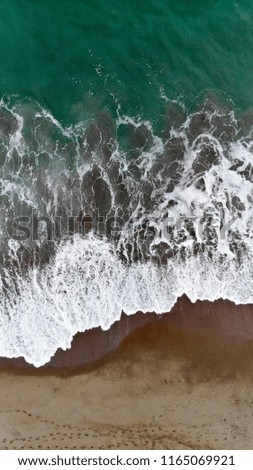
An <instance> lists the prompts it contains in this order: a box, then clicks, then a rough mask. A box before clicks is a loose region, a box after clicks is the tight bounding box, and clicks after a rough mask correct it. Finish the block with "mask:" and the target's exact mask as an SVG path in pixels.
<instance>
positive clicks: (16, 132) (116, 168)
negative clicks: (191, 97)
mask: <svg viewBox="0 0 253 470" xmlns="http://www.w3.org/2000/svg"><path fill="white" fill-rule="evenodd" d="M0 104H1V108H0V112H2V114H0V153H1V162H2V166H1V206H0V224H1V226H0V229H1V231H0V236H1V238H0V242H1V252H2V263H1V285H0V288H1V289H0V356H6V357H18V356H24V357H25V359H26V360H27V362H30V363H33V364H34V365H36V366H37V367H38V366H41V365H43V364H44V363H46V362H48V361H49V359H50V357H51V356H52V355H53V354H54V352H55V351H56V350H57V349H58V348H59V347H61V348H63V349H66V348H69V347H70V344H71V340H72V337H73V336H74V335H75V333H76V332H78V331H85V330H88V329H91V328H94V327H97V326H101V327H102V328H103V329H108V328H109V327H110V325H112V324H113V323H114V322H115V321H116V320H117V319H119V318H120V315H121V312H122V311H124V312H125V313H126V314H128V315H131V314H134V313H135V312H137V311H139V310H141V311H143V312H148V311H155V312H157V313H158V314H159V313H162V312H168V311H170V310H171V308H172V306H173V305H174V304H175V302H176V300H177V298H178V297H180V296H181V295H183V294H186V295H187V296H188V297H189V298H190V299H191V300H192V301H193V302H195V301H196V300H197V299H201V300H204V299H208V300H211V301H213V300H215V299H218V298H224V299H230V300H232V301H234V302H235V303H237V304H240V303H252V302H253V285H252V284H253V267H252V266H253V263H252V260H253V244H252V238H253V231H252V228H253V225H252V221H253V210H252V207H253V165H252V152H253V150H252V148H253V147H252V142H253V140H252V136H251V129H250V130H248V131H247V134H246V135H241V126H240V124H239V123H238V122H237V121H236V119H235V117H234V115H233V113H231V112H227V111H224V110H221V109H219V108H217V106H216V105H215V106H214V105H213V106H210V103H209V104H207V105H206V104H205V105H204V106H203V108H202V109H201V110H200V111H198V112H196V113H195V114H193V115H191V116H188V117H187V118H186V119H185V121H184V123H183V124H180V125H179V126H178V127H176V126H175V125H173V126H172V127H171V128H170V129H169V130H167V133H166V135H167V136H166V138H164V137H162V136H157V135H155V134H154V132H153V129H152V125H151V124H150V123H149V122H145V121H141V119H140V118H135V119H134V118H131V117H128V116H120V115H118V119H117V121H116V130H119V129H120V128H121V129H122V126H123V129H124V131H126V132H125V137H124V139H125V141H124V142H126V147H127V149H125V148H124V145H122V142H121V141H120V140H117V136H116V135H115V134H114V132H115V131H114V130H113V126H112V125H111V119H110V118H109V117H108V116H107V114H106V113H101V115H99V116H98V119H97V121H96V123H95V124H94V125H93V124H91V123H79V124H78V125H77V126H75V127H74V126H71V127H70V128H68V129H64V128H63V127H62V125H61V124H60V123H59V122H58V121H57V120H56V119H55V118H54V117H53V116H52V115H51V114H50V113H49V112H48V111H45V110H42V109H41V108H40V107H39V105H37V104H35V103H29V104H28V105H27V104H15V105H13V104H12V105H10V103H6V102H4V101H1V103H0ZM92 126H93V127H92ZM129 136H130V137H129ZM124 139H123V140H124ZM127 139H128V140H127ZM33 211H36V216H37V217H43V220H41V224H40V226H39V228H38V233H37V235H36V236H34V232H32V233H33V236H31V233H30V236H29V237H27V238H25V237H24V234H25V232H24V230H23V232H22V230H21V229H22V227H23V229H24V226H26V227H28V228H29V229H31V226H30V225H29V223H30V222H31V220H33V218H32V217H33ZM80 214H81V215H80ZM87 214H89V215H91V216H92V218H91V219H92V220H91V222H92V223H91V227H90V228H89V229H88V230H81V231H80V230H76V229H73V230H72V231H71V233H70V231H69V230H68V227H63V228H61V233H60V236H56V231H57V230H56V228H57V227H58V226H57V224H58V221H59V220H61V221H62V222H64V223H65V222H66V220H69V219H70V218H71V217H72V218H73V217H75V218H76V222H77V221H78V220H81V219H82V217H83V216H85V215H87ZM18 217H26V220H25V221H24V220H23V219H22V224H23V226H22V227H21V225H22V224H21V225H19V231H18V230H17V228H15V227H16V226H15V223H17V220H18V219H17V218H18ZM49 219H50V221H53V236H52V238H50V237H48V235H49V226H48V225H47V222H48V220H49ZM101 220H102V222H101ZM56 221H57V223H56ZM111 222H113V223H112V224H111ZM116 222H117V223H116ZM64 223H63V225H64ZM110 224H111V225H110ZM58 225H59V224H58ZM56 226H57V227H56ZM79 228H80V227H79ZM58 229H59V227H58ZM115 230H116V234H115ZM78 232H81V233H78ZM21 235H22V236H21Z"/></svg>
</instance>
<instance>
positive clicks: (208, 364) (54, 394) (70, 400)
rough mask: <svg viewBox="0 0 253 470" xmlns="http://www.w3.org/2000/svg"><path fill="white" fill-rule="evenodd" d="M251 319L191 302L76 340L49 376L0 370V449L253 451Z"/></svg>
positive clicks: (248, 313) (231, 309)
mask: <svg viewBox="0 0 253 470" xmlns="http://www.w3.org/2000/svg"><path fill="white" fill-rule="evenodd" d="M214 305H215V311H214ZM252 313H253V310H252V305H251V306H241V307H236V306H235V305H234V304H232V303H228V302H227V301H218V302H216V303H215V304H212V303H208V302H203V303H199V304H198V303H196V304H192V303H191V302H190V301H189V300H188V299H187V298H186V297H185V298H182V299H181V300H180V301H179V302H178V303H177V305H176V306H175V307H174V309H173V311H172V312H171V313H170V314H164V315H162V316H158V315H155V314H149V315H150V316H149V315H147V316H145V315H143V314H137V315H136V316H133V317H127V316H126V315H123V316H122V318H121V320H120V321H119V322H118V323H117V324H115V326H114V327H113V329H112V328H111V329H110V330H108V331H105V332H102V331H97V330H93V331H91V332H88V334H87V333H86V334H84V335H79V336H78V337H77V339H75V340H74V341H73V347H72V349H71V350H69V351H68V352H67V353H64V352H60V351H59V352H58V353H57V355H56V356H55V359H54V360H55V363H54V366H52V364H51V366H50V368H49V367H48V368H45V366H44V367H43V368H40V369H35V368H34V369H35V370H33V371H31V370H30V369H27V368H23V369H22V368H21V367H16V366H15V364H13V362H12V367H5V369H3V367H2V368H1V370H0V375H1V389H0V401H1V406H0V448H2V449H172V450H176V449H253V429H252V419H253V387H252V385H253V341H252V338H253V315H252ZM144 320H145V321H146V324H144V323H143V321H144ZM133 327H135V329H134V330H133ZM130 331H131V332H130ZM119 332H121V333H122V334H123V333H124V334H125V333H126V332H127V335H126V336H125V337H124V339H123V336H124V335H122V337H121V340H120V344H119V345H118V346H117V347H116V348H115V349H111V350H110V351H109V350H108V349H107V350H106V347H105V345H106V346H110V347H111V346H113V347H114V346H116V342H115V341H116V339H115V337H116V338H117V341H118V340H119ZM117 335H118V336H117ZM84 338H87V342H85V346H84ZM88 338H89V341H90V342H89V341H88ZM109 340H110V341H109ZM88 344H89V348H88ZM94 349H96V350H97V352H98V353H100V358H98V359H97V361H96V362H88V363H86V365H85V364H84V361H83V356H82V354H83V353H84V352H86V359H88V358H89V357H90V356H88V351H89V352H90V354H93V351H94ZM105 352H106V353H105ZM101 353H105V354H104V355H103V354H101ZM66 354H67V357H68V361H69V362H67V361H66V356H65V355H66ZM64 357H65V359H64V361H65V362H64V363H63V358H64ZM77 359H79V365H78V364H77ZM60 360H61V361H62V362H60ZM71 361H72V363H71ZM73 361H74V363H73ZM80 361H81V364H80ZM63 364H64V366H63ZM66 364H68V366H66ZM71 364H72V365H71ZM74 364H75V365H74ZM5 365H6V362H5ZM13 365H14V366H15V367H13ZM56 366H57V367H56ZM60 366H61V367H60Z"/></svg>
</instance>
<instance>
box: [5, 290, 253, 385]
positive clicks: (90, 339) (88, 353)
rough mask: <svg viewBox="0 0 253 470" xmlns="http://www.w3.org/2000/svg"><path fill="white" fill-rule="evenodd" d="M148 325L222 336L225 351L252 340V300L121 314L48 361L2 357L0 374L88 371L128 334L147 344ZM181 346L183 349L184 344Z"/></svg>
mask: <svg viewBox="0 0 253 470" xmlns="http://www.w3.org/2000/svg"><path fill="white" fill-rule="evenodd" d="M147 327H148V328H149V329H150V331H152V328H155V329H156V328H157V327H158V329H159V328H164V329H165V330H167V331H168V334H169V336H171V335H170V331H174V332H181V333H182V334H184V335H185V338H186V341H187V335H197V336H198V335H200V337H201V336H202V337H203V338H206V339H208V336H209V334H210V335H213V336H214V337H216V338H217V340H218V341H219V340H221V341H222V342H223V343H224V345H227V348H228V349H229V348H230V347H238V345H239V344H241V346H242V345H243V344H244V346H245V347H246V344H247V343H248V342H250V341H251V340H253V304H245V305H235V304H234V303H233V302H231V301H228V300H222V299H220V300H216V301H214V302H210V301H200V300H198V301H197V302H195V303H192V302H191V301H190V300H189V299H188V298H187V297H186V296H183V297H181V298H180V299H178V301H177V303H176V304H175V305H174V307H173V308H172V310H171V311H170V312H168V313H163V314H156V313H154V312H152V313H146V314H144V313H142V312H137V313H135V314H134V315H130V316H128V315H126V314H125V313H124V312H122V315H121V318H120V320H118V321H116V322H115V323H114V324H113V325H112V326H111V327H110V328H109V329H108V330H106V331H105V330H102V329H101V328H100V327H99V328H94V329H92V330H88V331H86V332H84V333H77V334H76V335H75V336H74V337H73V340H72V344H71V348H70V349H67V350H62V349H61V348H59V349H58V350H57V351H56V353H55V355H54V356H53V357H52V358H51V360H50V362H48V363H47V364H45V365H43V366H41V367H39V368H36V367H35V366H33V365H32V364H29V363H27V362H26V361H25V359H24V358H22V357H19V358H4V357H0V373H1V372H3V371H5V372H10V373H14V374H22V375H42V376H43V375H56V376H60V377H61V376H68V375H70V376H71V375H74V374H79V373H82V372H85V371H91V370H93V369H96V367H99V366H100V365H101V364H104V363H105V362H106V361H107V360H110V357H111V356H113V355H114V354H115V353H116V352H117V350H118V349H120V348H121V346H122V344H124V343H125V342H127V341H130V342H131V337H132V336H133V335H135V333H136V332H137V336H138V338H139V339H138V341H139V343H140V344H142V346H146V347H148V343H149V338H147V337H146V338H145V339H142V338H141V334H142V331H145V328H147ZM138 332H139V333H138ZM175 334H178V333H175ZM153 336H154V335H153ZM151 337H152V333H151ZM209 339H210V338H209ZM151 347H152V345H151ZM182 347H183V348H184V346H183V345H182Z"/></svg>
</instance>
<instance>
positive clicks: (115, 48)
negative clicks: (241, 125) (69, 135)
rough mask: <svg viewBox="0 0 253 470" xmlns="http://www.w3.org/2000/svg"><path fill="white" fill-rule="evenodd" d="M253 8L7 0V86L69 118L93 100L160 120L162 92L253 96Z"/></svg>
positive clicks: (1, 79) (0, 31)
mask: <svg viewBox="0 0 253 470" xmlns="http://www.w3.org/2000/svg"><path fill="white" fill-rule="evenodd" d="M252 16H253V7H252V2H250V1H249V0H244V1H240V2H234V1H231V0H216V1H215V0H214V1H209V0H205V1H200V0H193V1H188V0H184V1H180V2H179V1H176V0H168V1H165V0H145V1H144V0H138V1H136V2H132V1H129V0H127V1H126V2H124V4H122V2H121V1H119V0H109V1H108V2H101V1H99V0H85V1H84V0H75V1H72V0H61V1H57V0H56V1H51V0H41V1H40V2H34V1H32V0H23V1H22V2H20V1H19V0H10V1H7V0H2V1H1V5H0V59H1V70H0V94H1V95H4V94H6V93H8V94H12V93H15V94H18V95H19V97H20V98H24V97H30V98H33V99H35V100H38V101H39V102H40V103H41V104H42V105H43V106H45V107H46V108H48V109H50V110H51V111H52V113H53V114H54V115H55V117H56V118H57V119H59V120H60V121H61V122H64V123H70V122H73V121H75V120H78V119H80V115H82V114H84V116H85V117H86V116H87V114H88V115H89V113H92V112H94V107H96V106H102V107H104V106H105V107H108V108H109V109H110V110H111V111H113V110H114V111H115V103H116V102H120V104H121V106H122V109H123V110H124V113H127V114H129V115H134V116H135V115H141V116H142V117H143V118H145V119H147V118H148V119H151V120H156V119H157V118H158V116H159V115H162V114H163V112H164V108H163V105H164V102H163V100H161V95H162V94H165V95H166V96H167V97H168V98H170V99H178V98H180V99H181V101H183V102H184V103H185V104H186V105H187V106H188V107H189V108H190V107H192V106H193V105H194V103H195V102H196V100H197V99H198V98H199V97H200V94H201V93H205V92H206V91H207V90H215V91H216V92H218V93H221V94H224V93H225V94H226V96H227V97H228V98H230V99H232V100H233V102H234V103H235V106H236V107H239V108H243V109H245V108H248V107H251V106H252V104H253V78H252V70H253V22H252Z"/></svg>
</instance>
